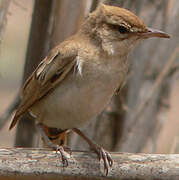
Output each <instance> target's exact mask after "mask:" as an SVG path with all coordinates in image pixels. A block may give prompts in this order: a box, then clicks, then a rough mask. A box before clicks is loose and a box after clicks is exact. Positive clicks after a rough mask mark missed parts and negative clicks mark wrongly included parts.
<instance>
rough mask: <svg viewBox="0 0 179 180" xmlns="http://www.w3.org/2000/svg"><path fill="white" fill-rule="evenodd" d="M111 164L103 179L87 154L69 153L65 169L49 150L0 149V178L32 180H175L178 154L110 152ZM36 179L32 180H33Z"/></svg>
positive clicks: (98, 166) (100, 169) (178, 174)
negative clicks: (55, 179) (31, 178)
mask: <svg viewBox="0 0 179 180" xmlns="http://www.w3.org/2000/svg"><path fill="white" fill-rule="evenodd" d="M112 158H113V160H114V165H113V167H112V169H111V171H110V173H109V175H108V176H107V177H106V176H105V175H104V173H103V165H102V162H101V164H100V163H99V161H98V159H97V157H96V155H95V154H93V153H91V152H72V158H71V159H69V166H68V167H63V165H62V162H61V159H60V155H59V154H56V152H55V151H51V150H49V149H30V148H6V149H2V148H1V149H0V177H5V176H7V177H9V178H12V177H13V178H19V177H21V178H25V177H26V178H28V177H30V176H33V179H36V178H37V179H38V178H40V177H43V178H50V179H51V178H52V179H53V178H57V177H58V179H71V180H72V179H125V180H127V179H140V180H142V179H147V180H150V179H157V180H178V179H179V154H168V155H164V154H132V153H112ZM35 177H36V178H35Z"/></svg>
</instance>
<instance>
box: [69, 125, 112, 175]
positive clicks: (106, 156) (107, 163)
mask: <svg viewBox="0 0 179 180" xmlns="http://www.w3.org/2000/svg"><path fill="white" fill-rule="evenodd" d="M72 131H74V132H75V133H77V134H78V135H79V136H81V137H82V138H83V139H84V140H85V141H86V142H87V143H88V144H89V146H90V147H91V148H92V150H94V151H95V152H96V154H97V155H98V157H99V160H101V159H103V161H104V170H105V173H106V175H108V173H109V171H110V167H112V165H113V160H112V158H111V155H110V153H109V152H107V151H105V150H104V149H103V148H102V147H100V146H99V145H98V144H96V143H94V142H92V140H90V139H89V138H88V137H86V136H85V135H84V134H83V133H82V132H81V131H80V130H79V129H77V128H73V129H72Z"/></svg>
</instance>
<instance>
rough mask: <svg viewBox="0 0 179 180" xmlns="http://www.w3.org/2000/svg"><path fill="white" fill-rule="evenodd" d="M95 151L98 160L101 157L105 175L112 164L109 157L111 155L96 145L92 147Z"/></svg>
mask: <svg viewBox="0 0 179 180" xmlns="http://www.w3.org/2000/svg"><path fill="white" fill-rule="evenodd" d="M94 150H95V152H96V153H97V155H98V157H99V160H101V159H103V162H104V173H105V174H106V176H107V175H108V173H109V172H110V169H111V167H112V165H113V160H112V158H111V155H110V154H109V153H108V152H107V151H105V150H104V149H103V148H102V147H100V146H98V145H96V146H95V148H94Z"/></svg>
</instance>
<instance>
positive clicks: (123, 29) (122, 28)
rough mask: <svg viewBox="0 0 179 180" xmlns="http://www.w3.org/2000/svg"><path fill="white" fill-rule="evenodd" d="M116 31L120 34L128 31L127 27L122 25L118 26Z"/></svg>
mask: <svg viewBox="0 0 179 180" xmlns="http://www.w3.org/2000/svg"><path fill="white" fill-rule="evenodd" d="M118 31H119V32H120V33H121V34H125V33H128V32H129V29H127V28H126V27H124V26H118Z"/></svg>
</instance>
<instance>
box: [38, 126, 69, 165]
mask: <svg viewBox="0 0 179 180" xmlns="http://www.w3.org/2000/svg"><path fill="white" fill-rule="evenodd" d="M37 130H38V131H39V132H40V134H41V136H42V138H43V140H44V142H45V143H46V144H47V146H48V147H50V148H52V149H54V150H56V152H58V151H59V152H60V154H61V158H62V163H63V166H68V160H67V159H68V156H67V152H65V150H64V147H63V146H62V145H58V144H54V143H52V141H51V140H50V139H49V138H48V136H47V135H46V133H45V131H44V128H43V124H42V123H38V124H37Z"/></svg>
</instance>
